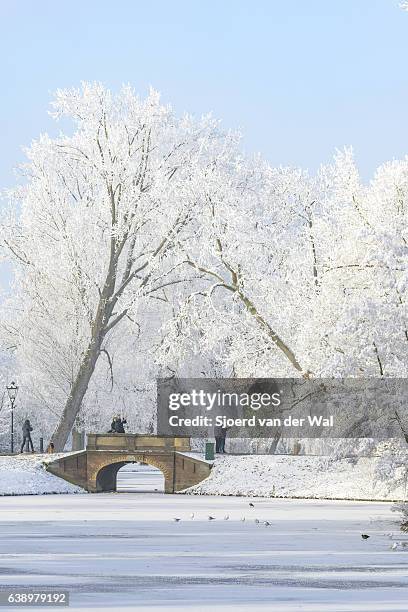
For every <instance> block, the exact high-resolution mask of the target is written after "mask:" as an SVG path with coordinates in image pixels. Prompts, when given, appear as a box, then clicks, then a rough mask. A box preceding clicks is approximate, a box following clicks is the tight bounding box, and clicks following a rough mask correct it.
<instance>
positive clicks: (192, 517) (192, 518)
mask: <svg viewBox="0 0 408 612" xmlns="http://www.w3.org/2000/svg"><path fill="white" fill-rule="evenodd" d="M190 518H191V520H192V521H193V520H194V512H192V513H191V514H190Z"/></svg>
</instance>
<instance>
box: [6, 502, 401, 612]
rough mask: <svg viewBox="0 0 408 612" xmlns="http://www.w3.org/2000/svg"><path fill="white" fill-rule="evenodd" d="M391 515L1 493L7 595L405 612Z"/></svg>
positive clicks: (89, 604) (91, 603) (153, 607)
mask: <svg viewBox="0 0 408 612" xmlns="http://www.w3.org/2000/svg"><path fill="white" fill-rule="evenodd" d="M249 502H251V503H254V508H251V507H250V506H249ZM390 508H391V504H389V503H372V502H371V503H369V502H338V501H337V502H336V501H332V502H330V501H314V500H285V499H265V498H251V500H249V499H248V498H240V497H205V496H192V497H187V496H183V495H162V494H157V493H156V494H154V493H151V494H127V493H122V494H115V493H113V494H98V495H61V496H59V495H54V496H51V495H49V496H37V497H17V496H16V497H2V498H1V499H0V533H1V538H0V568H1V570H0V589H8V588H18V587H25V588H27V587H30V588H31V587H32V588H35V589H39V588H48V589H50V588H56V589H63V588H65V589H67V590H69V591H70V593H71V606H70V607H71V609H73V610H76V611H79V610H98V609H102V610H118V609H122V608H127V609H128V610H137V611H138V612H141V611H143V612H147V611H149V612H156V611H159V610H160V611H161V612H162V611H164V610H169V611H171V612H185V611H187V610H188V611H191V612H193V611H194V612H209V611H211V612H219V611H222V612H260V611H262V612H294V611H299V610H302V611H303V612H346V611H347V612H397V611H399V612H402V611H404V612H406V610H407V590H408V552H406V551H403V550H392V548H391V547H392V544H393V543H394V542H395V541H400V540H401V539H404V535H403V534H401V532H400V531H399V525H398V522H397V521H398V520H399V517H398V515H396V514H395V513H392V512H391V511H390ZM191 513H194V518H193V519H191V518H190V515H191ZM209 515H211V516H213V517H215V520H213V521H209V520H208V516H209ZM225 516H229V519H228V520H224V517H225ZM173 517H179V518H180V519H181V520H180V522H178V523H176V522H174V521H173ZM242 518H245V521H244V522H243V521H242V520H241V519H242ZM255 519H259V520H260V521H261V522H260V523H259V524H257V523H256V522H255ZM262 521H268V522H269V523H270V525H269V526H265V525H264V524H263V523H262ZM363 533H364V534H367V535H369V536H370V538H369V539H367V540H363V539H362V538H361V534H363ZM390 533H391V534H392V535H391V536H389V535H388V534H390ZM51 609H52V608H51Z"/></svg>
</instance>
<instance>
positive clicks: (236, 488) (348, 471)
mask: <svg viewBox="0 0 408 612" xmlns="http://www.w3.org/2000/svg"><path fill="white" fill-rule="evenodd" d="M407 465H408V461H407V458H406V457H405V465H402V461H401V457H393V456H391V455H384V456H379V457H353V458H341V459H339V458H334V457H316V456H314V457H310V456H309V457H308V456H304V455H302V456H293V455H292V456H291V455H249V456H226V457H217V459H216V461H215V463H214V466H213V468H212V471H211V474H210V476H209V477H208V478H207V479H206V480H204V481H203V482H201V483H199V484H198V485H195V486H194V487H190V488H189V489H186V490H185V491H183V493H187V494H190V495H244V496H258V497H297V498H305V499H309V498H315V499H316V498H317V499H354V500H384V501H398V500H405V499H406V497H407V496H406V492H407V469H406V466H407Z"/></svg>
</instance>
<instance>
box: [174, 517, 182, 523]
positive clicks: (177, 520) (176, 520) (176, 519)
mask: <svg viewBox="0 0 408 612" xmlns="http://www.w3.org/2000/svg"><path fill="white" fill-rule="evenodd" d="M173 521H174V522H175V523H178V522H179V521H181V518H179V517H178V516H175V517H174V518H173Z"/></svg>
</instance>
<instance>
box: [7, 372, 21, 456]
mask: <svg viewBox="0 0 408 612" xmlns="http://www.w3.org/2000/svg"><path fill="white" fill-rule="evenodd" d="M6 389H7V393H8V396H9V400H10V405H11V439H10V448H11V453H14V404H15V402H16V397H17V391H18V387H17V385H16V383H15V382H14V381H13V382H11V383H10V385H9V386H8V387H6Z"/></svg>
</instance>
